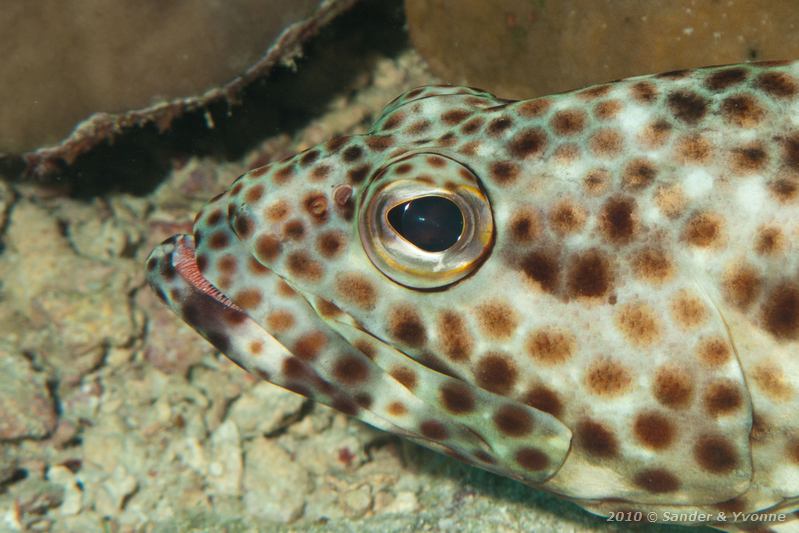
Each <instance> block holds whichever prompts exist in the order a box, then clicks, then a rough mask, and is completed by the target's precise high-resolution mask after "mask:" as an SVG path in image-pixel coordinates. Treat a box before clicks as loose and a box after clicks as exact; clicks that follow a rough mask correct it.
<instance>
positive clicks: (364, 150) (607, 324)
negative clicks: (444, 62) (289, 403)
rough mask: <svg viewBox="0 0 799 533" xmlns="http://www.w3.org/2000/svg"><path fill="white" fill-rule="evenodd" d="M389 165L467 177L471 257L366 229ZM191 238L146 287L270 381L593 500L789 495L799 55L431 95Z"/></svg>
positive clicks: (426, 183)
mask: <svg viewBox="0 0 799 533" xmlns="http://www.w3.org/2000/svg"><path fill="white" fill-rule="evenodd" d="M431 154H437V155H438V156H440V157H432V158H431V157H430V156H431ZM407 163H410V164H411V166H410V167H408V168H404V171H403V169H402V168H401V167H400V165H403V164H407ZM463 170H466V171H467V172H465V173H464V172H462V171H463ZM395 180H407V182H403V183H405V185H407V186H408V187H416V189H418V190H419V191H421V192H420V194H421V195H424V191H425V190H427V189H429V191H432V192H436V193H437V194H443V195H447V194H460V193H461V192H462V191H464V190H465V189H463V187H466V188H471V190H473V191H477V193H476V194H477V196H476V197H477V200H473V201H474V202H476V204H477V205H478V206H482V207H483V208H484V211H483V213H482V214H480V215H477V216H476V219H474V220H468V217H467V224H466V225H467V227H477V225H479V224H482V226H481V227H482V228H483V229H482V230H481V231H482V232H477V233H475V234H474V236H472V237H468V238H471V239H476V241H475V243H473V246H472V248H471V250H472V251H474V250H476V251H477V252H476V254H477V255H473V256H468V257H467V255H468V254H466V255H464V254H465V252H464V253H461V252H451V253H449V254H447V252H442V254H441V255H440V256H424V254H421V253H420V252H419V250H418V249H417V248H416V247H415V246H414V245H413V244H412V243H410V242H408V241H406V240H404V239H402V238H398V237H397V236H396V235H394V236H392V235H391V234H390V233H391V232H390V231H389V232H388V234H386V233H383V234H378V233H377V229H376V227H377V226H379V225H380V222H381V220H385V219H384V218H383V219H381V216H383V217H385V214H384V213H382V212H380V211H379V210H378V212H377V214H376V215H374V217H372V216H371V215H368V214H367V213H368V212H369V209H368V206H369V205H371V202H373V201H375V200H374V199H375V198H380V197H381V194H384V193H383V192H381V191H382V189H381V187H384V186H385V185H386V184H390V183H394V182H395ZM474 180H476V181H474ZM408 184H410V185H408ZM405 185H403V186H405ZM458 187H461V189H458ZM442 191H443V192H442ZM459 191H460V192H459ZM480 194H482V195H484V196H482V199H480ZM194 233H195V237H194V238H195V239H197V241H198V244H196V257H197V258H199V263H200V264H201V271H202V275H200V274H199V272H198V271H197V268H196V264H195V260H194V258H195V256H194V253H195V251H194V247H195V244H194V240H193V239H192V237H187V236H175V237H174V238H172V239H171V240H169V241H167V242H166V243H164V244H163V245H161V246H160V247H158V248H156V250H154V251H153V253H152V255H151V257H150V259H149V260H148V279H149V281H150V283H151V284H152V285H153V287H154V288H155V289H156V290H157V291H158V292H159V293H160V294H161V295H162V297H163V298H164V299H165V301H166V303H167V304H168V305H169V306H170V307H171V308H172V309H173V310H174V311H175V312H176V313H177V314H178V315H179V316H181V317H182V318H183V319H184V320H186V321H187V322H188V323H189V324H190V325H191V326H192V327H194V328H195V329H196V330H197V331H198V332H200V333H201V334H202V335H204V336H205V337H206V338H208V339H209V340H211V341H212V342H213V343H214V344H215V345H216V346H217V347H218V348H220V350H221V351H223V352H224V353H225V354H226V355H228V356H229V357H230V358H231V359H233V360H234V361H236V362H237V363H238V364H240V365H241V366H243V367H244V368H246V369H248V370H250V371H251V372H254V373H256V374H258V375H260V376H262V377H264V378H265V379H268V380H269V381H271V382H273V383H276V384H278V385H281V386H285V387H287V388H290V389H292V390H295V391H297V392H300V393H302V394H305V395H307V396H309V397H310V398H313V399H315V400H317V401H320V402H323V403H326V404H328V405H333V406H334V407H337V408H339V409H342V410H344V411H345V412H348V413H350V414H354V415H355V416H357V417H358V418H359V419H361V420H364V421H366V422H368V423H369V424H372V425H374V426H376V427H379V428H382V429H385V430H387V431H390V432H393V433H398V434H401V435H404V436H406V437H408V438H411V439H413V440H416V441H419V442H421V443H422V444H424V445H426V446H429V447H432V448H435V449H439V450H442V451H444V452H447V453H450V454H453V455H456V456H458V457H459V458H461V459H462V460H466V461H469V462H471V463H474V464H476V465H478V466H480V467H482V468H486V469H488V470H491V471H494V472H497V473H500V474H502V475H505V476H508V477H511V478H514V479H518V480H520V481H522V482H525V483H528V484H530V485H533V486H535V487H539V488H542V489H544V490H549V491H552V492H554V493H557V494H560V495H562V496H564V497H567V498H570V499H573V500H575V501H577V502H578V503H579V504H581V505H583V506H584V507H586V508H587V509H589V510H591V511H593V512H597V513H600V514H608V513H610V512H613V511H618V510H641V511H644V512H656V513H659V516H660V517H663V516H665V515H664V514H663V513H666V512H670V511H675V512H676V511H692V510H699V511H702V512H706V513H710V514H711V516H717V513H718V512H719V510H725V511H727V512H728V515H730V516H731V513H732V512H733V511H744V512H752V511H758V510H782V511H785V512H791V511H792V510H795V509H796V508H797V498H799V427H797V425H798V422H797V416H796V412H797V409H799V400H798V399H797V391H799V252H798V251H797V248H796V247H795V245H794V243H795V242H797V239H799V63H784V64H770V65H765V64H764V65H743V66H739V67H719V68H714V69H703V70H697V71H691V72H682V73H671V74H667V75H664V76H660V77H641V78H633V79H629V80H623V81H620V82H615V83H612V84H607V85H601V86H595V87H592V88H589V89H585V90H581V91H576V92H572V93H565V94H561V95H555V96H551V97H546V98H540V99H537V100H530V101H523V102H508V101H502V100H497V99H496V98H495V97H493V96H492V95H490V94H488V93H484V92H480V91H476V90H473V89H467V88H462V87H426V88H421V89H418V90H415V91H411V92H408V93H406V94H404V95H403V96H401V97H400V98H398V99H397V100H395V101H394V102H392V103H391V104H389V105H388V106H387V108H386V109H385V110H384V112H383V114H382V116H381V117H380V118H379V119H378V120H377V122H376V125H375V127H374V128H373V130H372V131H371V132H370V133H368V134H366V135H361V136H353V137H350V138H344V139H335V140H333V141H330V142H328V143H327V144H326V145H322V146H319V147H316V148H313V149H311V150H308V151H306V152H304V153H302V154H298V155H297V156H294V157H293V158H289V159H287V160H285V161H281V162H276V163H274V164H270V165H268V166H266V167H263V168H260V169H255V170H253V171H251V172H250V173H248V174H245V175H244V176H242V177H241V178H239V180H237V181H236V182H235V184H234V185H233V187H232V188H231V189H230V190H228V191H227V192H226V193H224V194H223V195H220V196H219V197H217V198H215V199H214V200H212V201H211V202H210V203H209V204H208V205H207V206H206V207H205V208H204V209H203V210H202V211H201V213H200V214H199V215H198V217H197V220H196V222H195V227H194ZM464 235H466V232H465V233H464ZM198 236H199V237H200V238H197V237H198ZM466 238H467V237H463V236H462V237H461V239H462V240H461V241H459V242H462V243H463V244H464V245H466V244H469V243H468V242H465V241H463V239H466ZM385 240H392V241H393V242H394V244H395V245H396V246H397V247H398V248H397V249H398V250H399V252H398V253H399V255H398V256H391V258H390V260H389V261H388V263H387V264H388V266H386V264H380V265H377V264H376V263H375V262H373V259H375V257H376V256H375V255H374V254H372V255H371V256H370V255H368V254H367V251H366V248H370V249H371V248H374V246H376V245H377V244H379V243H381V242H384V241H385ZM453 250H454V248H453ZM470 253H471V252H470ZM423 256H424V257H427V259H428V260H429V261H428V262H427V263H424V262H423V261H422V258H423ZM430 261H432V262H430ZM436 262H437V263H436ZM458 262H460V266H459V267H458V268H459V269H460V270H459V271H458V272H460V274H457V275H454V277H451V278H446V275H447V273H448V272H451V271H453V269H454V268H455V265H456V264H457V263H458ZM431 264H438V267H437V268H438V269H439V270H436V272H439V273H438V274H433V271H434V270H435V269H433V268H431V267H430V266H429V265H431ZM425 268H427V269H429V270H428V271H425V270H424V269H425ZM442 276H443V277H442ZM462 276H465V277H462ZM420 286H423V287H426V289H419V288H418V287H420ZM414 287H417V288H414ZM753 420H754V422H755V423H754V426H753ZM790 518H794V516H793V515H791V517H790ZM795 524H796V522H795V521H794V522H784V523H780V524H772V525H771V526H770V527H773V528H785V530H790V529H791V528H795ZM716 526H717V527H723V528H734V527H735V526H734V525H733V524H731V523H724V524H716Z"/></svg>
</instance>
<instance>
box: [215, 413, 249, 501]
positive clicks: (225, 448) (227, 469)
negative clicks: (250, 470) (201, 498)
mask: <svg viewBox="0 0 799 533" xmlns="http://www.w3.org/2000/svg"><path fill="white" fill-rule="evenodd" d="M241 475H242V458H241V444H240V438H239V430H238V428H237V427H236V424H235V423H234V422H232V421H227V422H223V423H222V425H220V426H219V427H218V428H217V429H216V431H214V433H213V434H212V435H211V453H210V459H209V463H208V483H209V484H210V485H211V487H210V488H211V490H212V492H213V493H214V494H218V495H232V496H237V495H239V494H241Z"/></svg>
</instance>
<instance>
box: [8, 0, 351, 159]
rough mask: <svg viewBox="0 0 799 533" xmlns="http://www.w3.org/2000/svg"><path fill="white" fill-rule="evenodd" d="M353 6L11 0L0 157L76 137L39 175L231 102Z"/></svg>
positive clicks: (41, 155) (271, 1) (317, 0)
mask: <svg viewBox="0 0 799 533" xmlns="http://www.w3.org/2000/svg"><path fill="white" fill-rule="evenodd" d="M353 3H354V0H332V1H331V0H324V1H323V0H268V1H263V0H232V1H229V2H210V3H205V2H201V3H199V4H198V3H196V2H192V1H189V0H178V1H175V2H172V3H171V4H170V5H169V7H168V8H163V6H161V5H157V4H147V3H143V4H142V3H121V4H114V5H108V6H104V7H103V9H97V8H96V6H93V5H90V4H85V5H84V4H80V5H75V6H66V5H65V4H63V3H62V2H59V1H57V0H49V1H45V2H43V3H41V4H40V5H37V6H36V8H35V9H33V8H32V7H30V6H26V5H22V4H20V5H18V6H13V7H11V6H9V10H8V11H7V12H6V13H5V16H4V17H3V18H2V19H0V48H2V49H4V50H6V51H7V53H6V54H5V56H4V67H5V74H6V75H5V79H6V80H7V83H4V84H3V86H2V87H1V88H0V102H2V104H0V124H7V125H8V126H6V127H0V153H21V152H30V151H33V150H34V149H36V148H40V147H43V146H48V145H53V144H57V143H58V142H60V141H62V139H64V138H65V137H67V138H66V140H64V142H63V143H62V144H61V145H60V146H56V147H54V148H53V149H51V150H40V151H38V152H36V153H34V154H32V155H31V156H30V157H29V158H28V162H29V163H32V164H33V169H34V170H36V171H38V172H47V171H52V170H54V168H53V167H56V165H54V160H59V159H64V160H67V161H68V162H71V161H72V160H74V158H75V157H76V156H77V155H79V154H80V153H82V152H85V151H86V150H87V149H89V148H91V147H92V146H94V145H96V144H97V143H99V142H101V141H104V140H106V141H107V140H109V139H113V138H114V137H116V136H117V135H118V134H119V132H120V131H121V130H122V129H123V128H125V127H131V126H142V125H147V124H152V123H156V124H157V126H158V128H160V129H162V130H163V129H166V128H167V127H168V125H169V124H170V122H171V121H172V120H173V119H174V118H175V117H177V116H179V115H180V114H181V113H182V112H184V111H186V110H191V109H197V108H198V107H202V106H207V105H209V104H210V103H212V102H214V101H216V100H221V99H223V98H227V99H230V100H232V99H233V98H234V97H235V96H236V95H237V94H238V92H239V91H240V89H241V88H242V87H243V86H245V85H246V84H247V83H248V82H250V81H252V80H253V79H254V78H256V77H257V76H259V75H264V74H266V73H267V72H269V71H270V70H271V68H272V67H273V66H274V65H276V64H278V63H279V62H280V61H288V60H290V59H291V58H292V57H294V56H296V55H297V53H298V48H299V46H300V45H301V44H302V43H303V42H304V41H305V40H307V39H308V38H309V37H310V36H312V35H313V34H315V33H316V32H317V31H318V30H319V28H320V27H322V26H324V25H325V24H326V23H327V22H329V21H330V20H331V19H332V18H333V17H334V16H335V15H337V14H338V13H340V12H342V11H344V10H346V9H347V8H349V7H350V6H351V5H352V4H353ZM253 21H258V22H257V23H253ZM84 119H86V120H84ZM81 120H83V122H82V123H81V124H80V125H79V126H78V127H77V128H74V129H73V127H74V126H75V124H76V123H78V122H79V121H81ZM11 124H14V126H13V127H12V126H11ZM70 130H71V133H70ZM56 168H57V167H56Z"/></svg>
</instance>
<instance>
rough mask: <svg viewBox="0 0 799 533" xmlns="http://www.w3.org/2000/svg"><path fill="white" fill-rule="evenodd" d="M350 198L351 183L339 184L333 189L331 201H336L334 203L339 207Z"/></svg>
mask: <svg viewBox="0 0 799 533" xmlns="http://www.w3.org/2000/svg"><path fill="white" fill-rule="evenodd" d="M351 198H352V186H351V185H339V186H338V187H336V188H335V190H334V191H333V201H334V202H336V205H338V206H339V207H344V206H346V205H347V203H348V202H349V201H350V199H351Z"/></svg>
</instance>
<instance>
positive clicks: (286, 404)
mask: <svg viewBox="0 0 799 533" xmlns="http://www.w3.org/2000/svg"><path fill="white" fill-rule="evenodd" d="M304 403H305V399H304V398H303V397H302V396H299V395H297V394H294V393H293V392H289V391H287V390H284V389H281V388H279V387H276V386H274V385H272V384H270V383H258V384H256V385H255V386H254V387H253V388H251V389H250V390H249V391H247V392H245V393H244V394H242V395H241V397H240V398H239V399H238V400H236V401H235V403H234V404H233V405H232V406H231V408H230V412H229V414H228V417H229V418H230V420H232V421H233V422H235V423H236V425H237V426H238V427H239V430H240V431H241V434H242V437H243V438H250V437H256V436H263V435H269V434H272V433H274V432H275V431H278V430H280V429H283V428H284V427H286V426H288V425H289V424H291V423H292V422H293V421H295V420H296V419H297V418H298V417H299V413H300V409H301V408H302V406H303V404H304Z"/></svg>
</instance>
